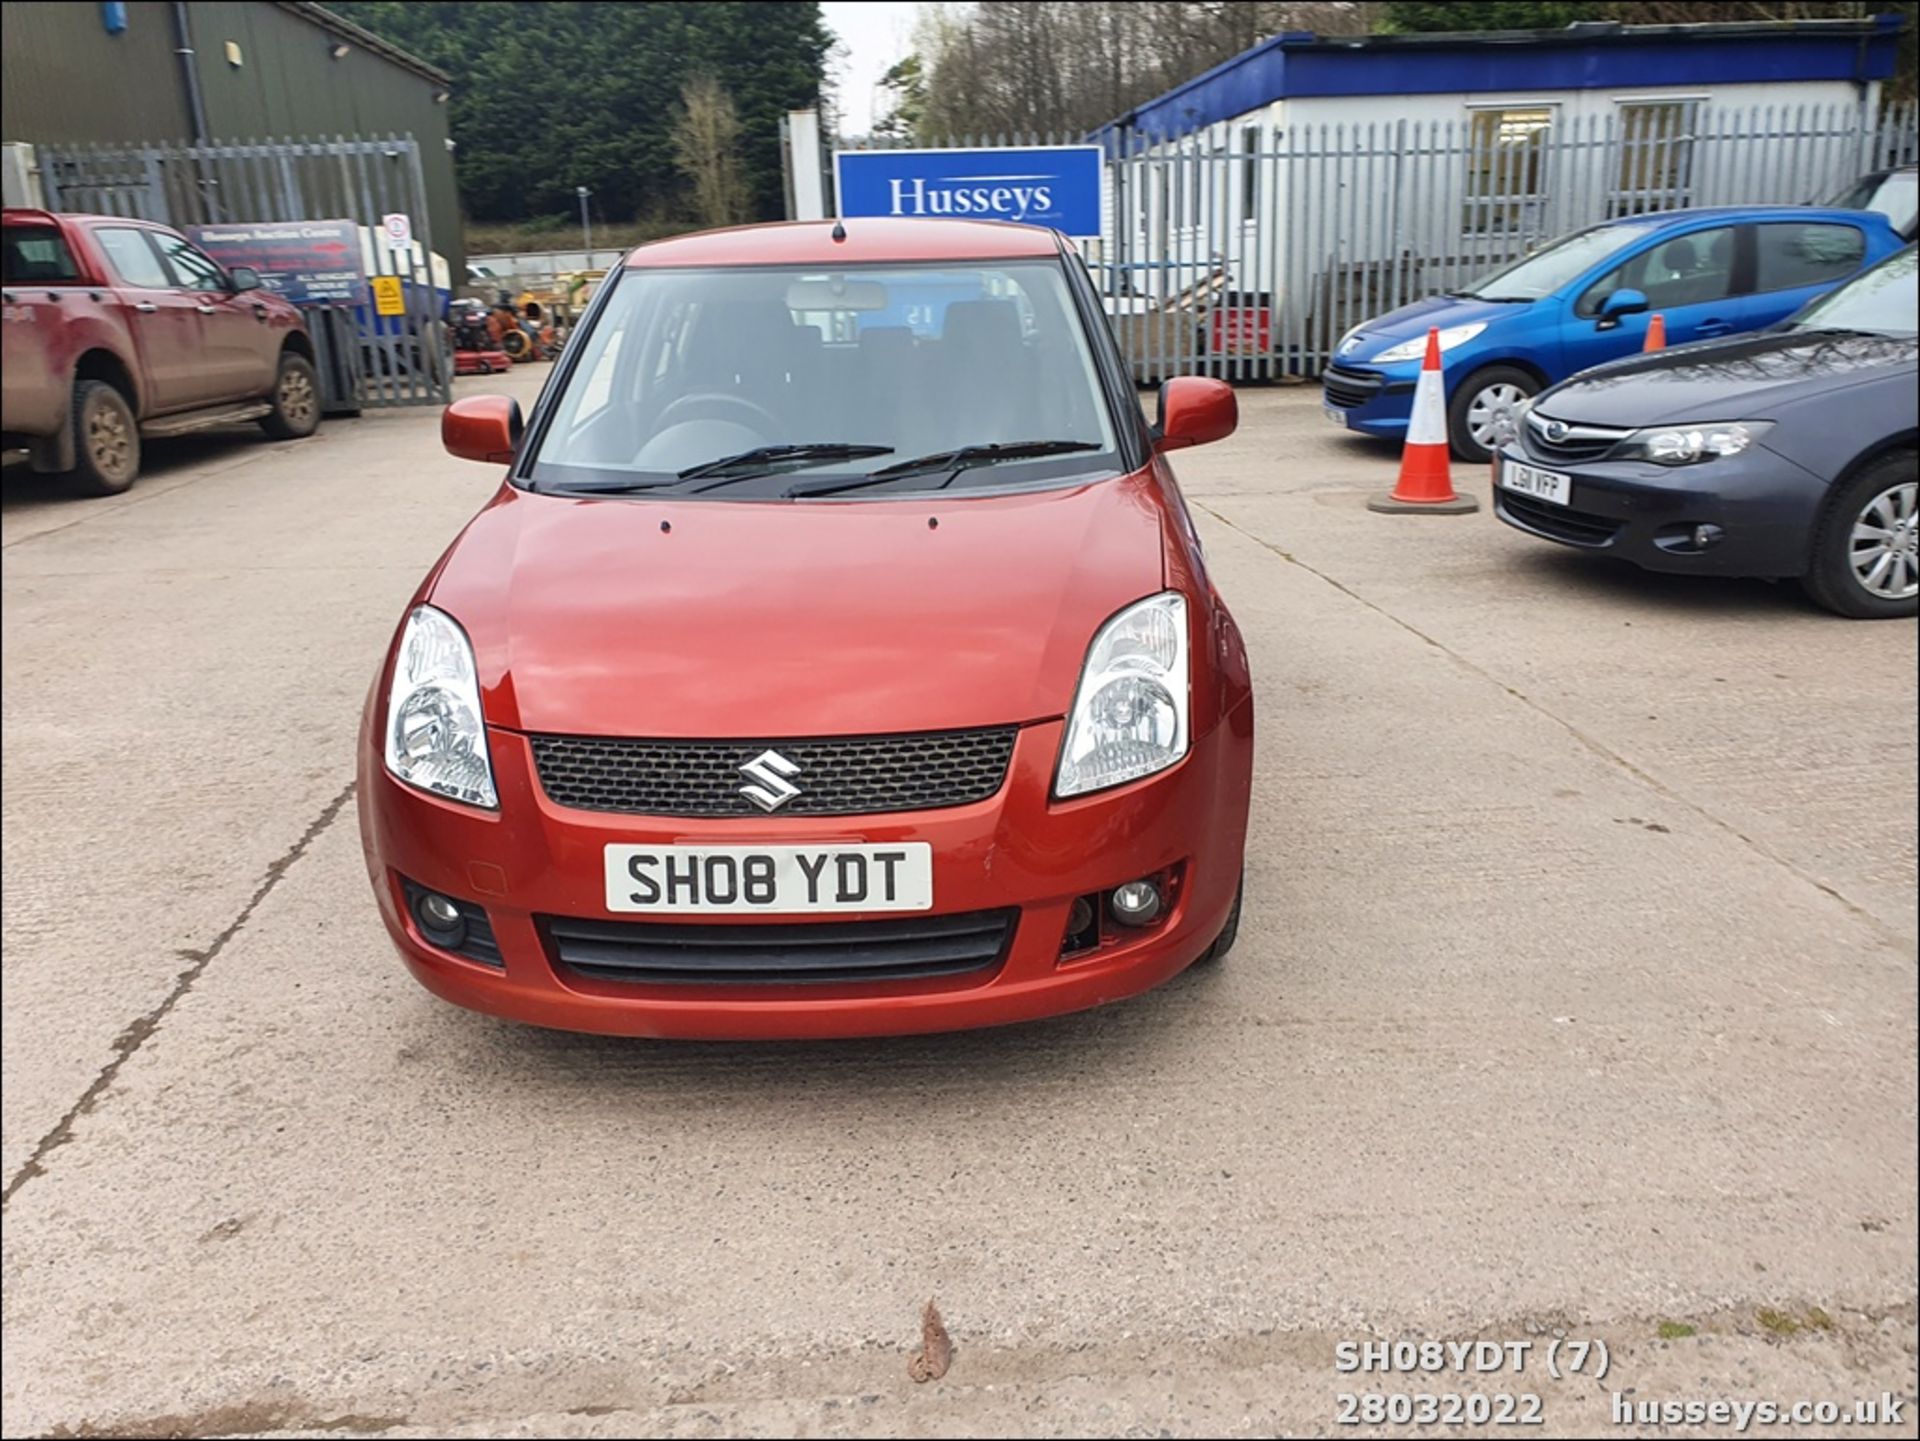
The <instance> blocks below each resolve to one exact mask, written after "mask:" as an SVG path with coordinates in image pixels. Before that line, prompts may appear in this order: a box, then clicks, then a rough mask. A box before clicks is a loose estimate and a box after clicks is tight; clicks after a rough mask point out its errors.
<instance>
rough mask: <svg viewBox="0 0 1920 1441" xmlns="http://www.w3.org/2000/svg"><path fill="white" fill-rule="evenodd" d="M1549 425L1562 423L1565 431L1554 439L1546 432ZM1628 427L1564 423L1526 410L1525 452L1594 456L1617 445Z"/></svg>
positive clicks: (1546, 456) (1544, 456) (1567, 458)
mask: <svg viewBox="0 0 1920 1441" xmlns="http://www.w3.org/2000/svg"><path fill="white" fill-rule="evenodd" d="M1549 425H1565V434H1564V435H1562V436H1561V437H1559V438H1558V439H1550V438H1549V437H1548V435H1547V427H1548V426H1549ZM1630 434H1632V432H1631V431H1626V430H1614V429H1611V428H1609V427H1607V426H1604V425H1566V423H1565V422H1564V421H1556V420H1554V419H1553V418H1552V417H1551V416H1544V415H1536V414H1534V413H1532V412H1531V411H1530V412H1528V414H1527V425H1526V443H1527V453H1528V454H1529V455H1532V456H1534V457H1535V458H1536V459H1539V460H1557V461H1560V462H1562V463H1563V464H1564V463H1568V462H1574V461H1582V460H1598V459H1599V458H1600V457H1601V456H1603V455H1605V454H1606V453H1607V452H1608V451H1610V450H1612V449H1613V448H1614V447H1615V446H1616V445H1618V444H1619V443H1620V442H1621V440H1623V439H1624V438H1625V437H1626V436H1628V435H1630Z"/></svg>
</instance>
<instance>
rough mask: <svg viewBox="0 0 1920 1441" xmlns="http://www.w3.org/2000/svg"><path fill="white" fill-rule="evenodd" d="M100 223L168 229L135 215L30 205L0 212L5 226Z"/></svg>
mask: <svg viewBox="0 0 1920 1441" xmlns="http://www.w3.org/2000/svg"><path fill="white" fill-rule="evenodd" d="M102 221H104V222H106V223H108V224H110V225H144V226H146V227H148V228H149V229H151V230H166V229H168V228H169V227H168V226H166V225H164V224H162V223H161V222H160V221H158V220H142V219H141V218H140V217H139V216H137V215H94V214H91V213H89V212H87V211H84V210H61V211H57V212H56V211H52V210H38V209H35V208H34V207H33V206H31V205H9V206H7V208H6V209H5V211H4V212H0V222H3V223H5V224H7V225H58V224H62V223H65V224H69V225H76V224H77V225H97V224H99V223H101V222H102Z"/></svg>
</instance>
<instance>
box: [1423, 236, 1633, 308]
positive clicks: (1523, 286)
mask: <svg viewBox="0 0 1920 1441" xmlns="http://www.w3.org/2000/svg"><path fill="white" fill-rule="evenodd" d="M1649 231H1650V227H1649V226H1647V225H1632V224H1615V225H1596V226H1594V227H1593V228H1592V229H1591V230H1578V231H1575V232H1574V233H1573V234H1572V235H1569V236H1567V237H1566V238H1565V239H1564V240H1556V241H1554V242H1553V243H1552V244H1550V245H1547V246H1546V247H1544V248H1542V249H1540V250H1536V251H1534V252H1533V254H1531V255H1528V256H1523V257H1522V258H1521V259H1519V260H1516V261H1514V262H1513V263H1512V264H1511V265H1506V266H1502V267H1501V268H1500V269H1498V270H1496V271H1494V272H1493V273H1492V274H1491V275H1488V276H1485V277H1484V278H1482V279H1480V280H1477V281H1475V282H1474V283H1473V284H1472V285H1469V286H1467V287H1466V288H1465V289H1464V290H1455V291H1449V292H1448V293H1449V294H1451V295H1458V296H1461V297H1463V298H1466V299H1471V300H1538V299H1539V298H1540V297H1541V296H1543V295H1551V294H1553V293H1554V291H1556V290H1558V289H1559V288H1560V287H1561V286H1563V285H1565V284H1567V283H1568V282H1569V281H1572V280H1577V279H1579V278H1580V277H1581V276H1582V275H1584V274H1586V273H1587V271H1588V270H1589V269H1591V268H1592V267H1593V266H1594V265H1596V264H1598V263H1599V262H1600V261H1602V260H1605V259H1606V258H1607V257H1608V256H1609V255H1615V254H1617V253H1619V252H1620V251H1622V250H1625V249H1626V248H1627V247H1628V246H1629V245H1633V244H1635V243H1636V242H1638V241H1641V240H1644V239H1646V238H1647V235H1648V234H1649Z"/></svg>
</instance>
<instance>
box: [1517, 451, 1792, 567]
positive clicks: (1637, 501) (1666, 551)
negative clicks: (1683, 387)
mask: <svg viewBox="0 0 1920 1441" xmlns="http://www.w3.org/2000/svg"><path fill="white" fill-rule="evenodd" d="M1509 460H1516V461H1520V462H1522V463H1524V464H1527V465H1531V466H1535V467H1537V468H1539V469H1542V470H1552V471H1558V472H1560V473H1561V474H1563V475H1569V476H1571V477H1572V491H1571V500H1570V504H1567V505H1564V506H1563V505H1556V504H1554V503H1552V502H1551V501H1543V500H1538V499H1535V498H1534V497H1531V496H1526V495H1516V494H1515V493H1513V492H1512V491H1509V490H1507V489H1506V488H1505V486H1503V485H1500V484H1496V485H1495V486H1494V491H1493V497H1494V499H1493V513H1494V514H1495V515H1497V516H1499V517H1500V519H1501V520H1503V521H1505V522H1506V523H1507V524H1508V525H1510V526H1512V527H1514V528H1515V529H1516V530H1523V531H1525V532H1527V534H1529V535H1536V536H1539V537H1540V538H1541V539H1543V540H1551V541H1557V542H1558V543H1559V544H1561V545H1565V546H1571V547H1573V548H1574V549H1576V550H1590V551H1594V552H1596V553H1599V554H1602V555H1610V556H1615V557H1617V558H1619V559H1621V560H1627V561H1631V562H1633V563H1634V564H1635V565H1638V566H1641V567H1643V568H1645V569H1647V570H1657V571H1669V572H1673V573H1676V574H1692V575H1725V576H1761V577H1766V578H1769V579H1773V578H1780V577H1785V576H1796V575H1802V574H1804V573H1805V572H1806V569H1807V561H1808V556H1809V551H1810V547H1811V545H1812V540H1813V527H1814V522H1815V520H1816V519H1817V518H1818V516H1819V512H1820V506H1821V503H1822V501H1823V500H1824V499H1825V497H1826V493H1827V485H1826V482H1825V481H1823V480H1821V479H1820V478H1819V477H1818V476H1816V475H1813V474H1811V473H1810V472H1808V471H1806V470H1803V469H1802V468H1801V467H1799V466H1798V465H1795V464H1794V463H1793V462H1792V461H1790V460H1788V459H1786V457H1784V456H1782V455H1778V454H1776V453H1775V452H1773V451H1771V450H1768V449H1767V448H1766V446H1764V445H1756V446H1754V447H1752V448H1751V449H1750V450H1747V451H1745V452H1744V453H1742V454H1740V455H1737V456H1732V457H1729V458H1726V459H1722V460H1713V461H1708V462H1706V463H1704V464H1701V465H1694V466H1674V467H1668V466H1660V465H1654V464H1652V463H1651V462H1649V461H1634V460H1594V461H1582V462H1578V463H1574V464H1567V463H1563V462H1557V461H1553V460H1543V459H1540V458H1538V457H1536V456H1533V455H1531V454H1529V453H1528V452H1527V450H1526V449H1525V448H1524V447H1523V445H1521V444H1520V443H1518V442H1516V443H1514V444H1510V445H1508V446H1506V447H1504V448H1503V449H1502V451H1501V454H1500V464H1501V466H1502V469H1503V472H1504V467H1505V465H1506V463H1507V461H1509ZM1701 526H1708V527H1711V528H1712V529H1713V530H1714V531H1715V532H1717V535H1716V537H1715V538H1714V539H1713V541H1712V543H1711V544H1709V545H1707V546H1705V547H1702V546H1700V545H1699V544H1697V543H1696V542H1695V540H1694V532H1695V531H1696V530H1697V529H1698V528H1699V527H1701Z"/></svg>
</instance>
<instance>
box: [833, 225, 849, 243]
mask: <svg viewBox="0 0 1920 1441" xmlns="http://www.w3.org/2000/svg"><path fill="white" fill-rule="evenodd" d="M846 238H847V227H846V226H844V225H842V224H841V223H840V222H839V221H838V220H836V221H834V222H833V240H834V243H835V244H836V245H837V244H839V243H840V242H841V241H842V240H845V239H846Z"/></svg>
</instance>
